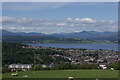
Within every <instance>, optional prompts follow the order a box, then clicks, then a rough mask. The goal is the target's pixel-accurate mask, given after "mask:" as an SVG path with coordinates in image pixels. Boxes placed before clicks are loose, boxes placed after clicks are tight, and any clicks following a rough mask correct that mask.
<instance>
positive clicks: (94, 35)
mask: <svg viewBox="0 0 120 80" xmlns="http://www.w3.org/2000/svg"><path fill="white" fill-rule="evenodd" d="M33 35H36V36H40V35H43V36H51V37H57V38H81V39H89V40H96V41H105V40H109V41H117V40H118V32H108V31H107V32H96V31H83V32H78V33H59V34H44V33H35V32H31V33H25V32H16V33H14V32H10V31H6V30H2V36H3V37H4V36H6V37H7V36H9V37H10V36H33Z"/></svg>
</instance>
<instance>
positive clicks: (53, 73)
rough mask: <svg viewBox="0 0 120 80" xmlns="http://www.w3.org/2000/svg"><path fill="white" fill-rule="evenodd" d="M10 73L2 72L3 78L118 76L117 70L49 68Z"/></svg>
mask: <svg viewBox="0 0 120 80" xmlns="http://www.w3.org/2000/svg"><path fill="white" fill-rule="evenodd" d="M11 74H12V73H5V74H3V75H2V76H3V78H23V76H24V75H27V76H28V77H27V78H68V77H70V76H72V77H74V78H118V71H117V70H116V71H110V70H50V71H28V72H18V76H12V75H11Z"/></svg>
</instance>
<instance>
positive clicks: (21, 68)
mask: <svg viewBox="0 0 120 80" xmlns="http://www.w3.org/2000/svg"><path fill="white" fill-rule="evenodd" d="M8 68H9V69H10V70H11V71H12V72H13V71H15V72H17V71H29V70H30V68H32V65H31V64H11V65H9V66H8Z"/></svg>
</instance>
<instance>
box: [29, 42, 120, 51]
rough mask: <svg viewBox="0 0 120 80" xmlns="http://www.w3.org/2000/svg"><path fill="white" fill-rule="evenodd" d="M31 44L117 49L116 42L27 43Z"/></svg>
mask: <svg viewBox="0 0 120 80" xmlns="http://www.w3.org/2000/svg"><path fill="white" fill-rule="evenodd" d="M28 45H32V46H43V47H55V48H82V49H98V50H99V49H104V50H116V51H118V44H115V43H104V44H87V43H48V44H28Z"/></svg>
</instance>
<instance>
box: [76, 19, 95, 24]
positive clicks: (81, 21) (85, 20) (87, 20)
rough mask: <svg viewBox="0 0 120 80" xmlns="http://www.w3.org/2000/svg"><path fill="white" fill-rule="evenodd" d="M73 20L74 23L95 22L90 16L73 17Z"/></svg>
mask: <svg viewBox="0 0 120 80" xmlns="http://www.w3.org/2000/svg"><path fill="white" fill-rule="evenodd" d="M74 21H75V22H76V23H96V22H97V21H96V20H93V19H91V18H82V19H80V18H76V19H74Z"/></svg>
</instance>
